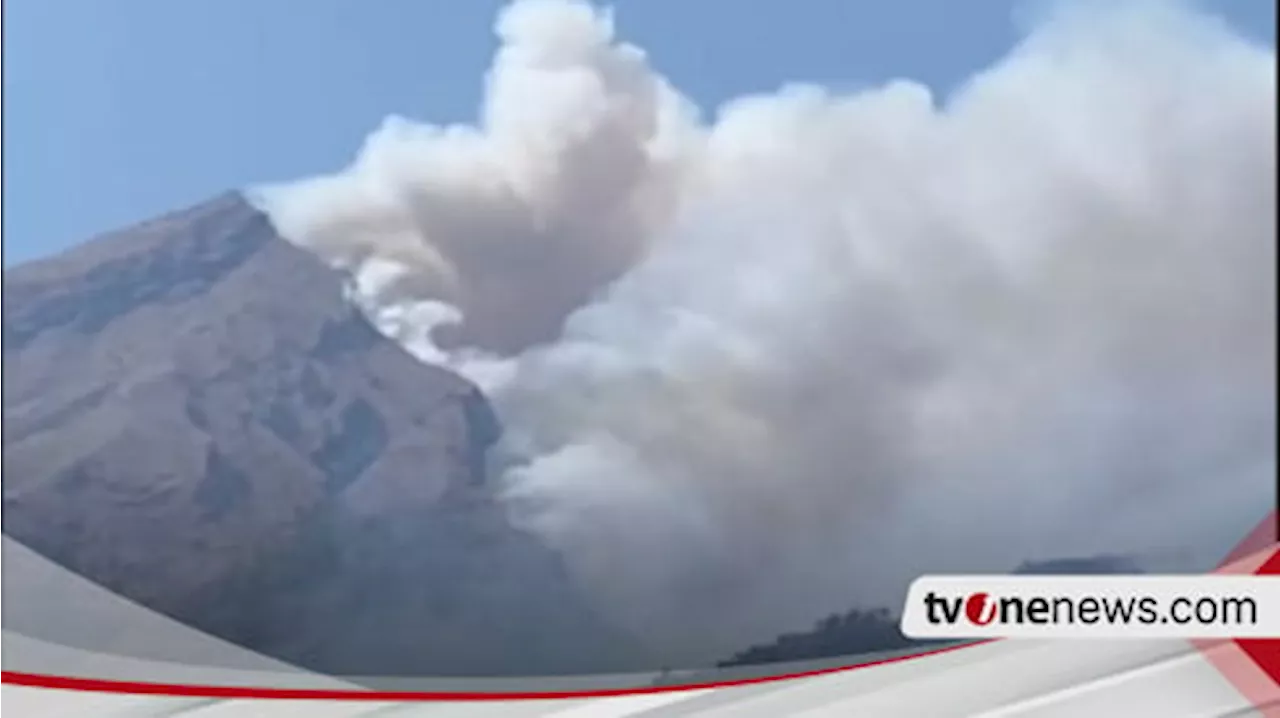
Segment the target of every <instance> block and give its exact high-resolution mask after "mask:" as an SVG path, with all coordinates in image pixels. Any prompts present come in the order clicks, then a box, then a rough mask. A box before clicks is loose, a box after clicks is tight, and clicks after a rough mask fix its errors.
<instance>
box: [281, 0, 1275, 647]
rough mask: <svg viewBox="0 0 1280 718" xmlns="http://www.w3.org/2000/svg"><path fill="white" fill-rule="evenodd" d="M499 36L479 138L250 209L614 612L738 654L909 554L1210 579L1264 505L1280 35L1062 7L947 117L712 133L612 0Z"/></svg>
mask: <svg viewBox="0 0 1280 718" xmlns="http://www.w3.org/2000/svg"><path fill="white" fill-rule="evenodd" d="M497 32H498V34H499V36H500V38H501V41H502V45H501V49H500V51H499V52H498V54H497V56H496V58H495V60H494V64H493V68H492V70H491V72H490V74H489V76H488V79H487V83H488V92H487V97H486V101H485V105H484V107H483V108H482V110H481V117H480V121H479V123H478V125H477V126H476V127H435V126H431V125H423V124H417V123H414V122H410V121H407V120H403V119H390V120H388V121H387V122H386V124H385V125H384V126H383V127H382V128H381V129H379V130H378V131H377V132H376V133H374V134H373V135H372V136H371V137H370V138H369V139H368V141H367V142H366V145H365V147H364V148H363V150H362V151H361V152H360V154H359V157H358V158H357V160H356V161H355V163H354V164H353V165H352V166H351V167H349V168H348V169H347V170H345V171H343V172H341V173H339V174H337V175H334V176H331V177H325V178H321V179H316V180H310V181H307V182H303V183H297V184H290V185H284V186H278V187H271V188H264V189H262V190H260V191H258V192H257V197H258V199H259V201H260V203H261V204H262V206H264V207H265V208H266V209H267V210H268V211H269V212H270V214H271V216H272V217H273V219H274V221H275V222H276V224H277V226H278V228H279V229H280V230H281V232H282V233H283V234H284V235H285V236H287V237H289V238H291V239H292V240H294V241H296V242H298V243H300V244H302V245H304V246H306V247H309V248H311V249H312V250H314V251H316V252H318V253H319V254H320V255H321V256H323V257H324V258H326V259H327V260H329V261H331V262H332V263H334V264H335V265H337V266H341V267H344V268H346V269H348V270H350V271H351V272H352V275H353V277H354V283H353V291H354V297H355V299H356V300H357V301H358V302H360V304H361V305H362V306H363V307H365V309H366V310H367V311H368V312H369V314H370V316H371V317H373V318H374V319H375V321H376V322H377V323H378V325H379V326H380V327H381V328H382V330H383V331H385V332H386V333H387V334H388V335H389V336H392V337H395V338H397V339H399V340H400V341H402V342H404V344H405V345H406V346H407V347H409V348H410V349H411V350H412V351H414V352H415V353H416V354H417V355H418V356H419V357H421V358H422V359H424V360H425V361H431V362H435V363H439V364H443V365H446V366H450V367H453V368H455V369H456V370H458V371H459V372H461V373H463V374H465V375H467V376H470V377H471V378H473V379H474V380H476V381H477V382H478V383H480V384H481V385H482V386H483V387H484V388H485V389H486V390H487V391H488V392H489V394H490V395H491V397H492V398H493V400H494V402H495V405H496V407H497V408H498V411H499V413H500V415H501V416H502V418H503V421H504V424H505V427H506V440H505V442H504V444H503V446H502V447H501V452H500V453H501V455H500V456H498V457H496V461H497V462H498V463H497V467H498V468H497V473H498V474H499V476H498V478H499V480H500V481H501V482H502V484H501V486H502V487H503V490H504V491H505V494H506V496H507V497H508V498H509V500H510V506H511V510H512V512H513V515H514V516H516V517H517V518H519V519H520V520H521V521H522V522H524V523H525V524H526V525H527V526H529V527H531V528H533V529H534V530H536V531H538V532H539V533H540V534H541V535H542V536H544V537H545V538H546V539H547V540H548V541H550V542H551V543H553V544H554V545H556V546H558V547H560V548H562V549H563V550H564V552H565V554H566V556H567V557H568V559H569V561H570V563H571V566H572V568H573V570H574V571H575V572H576V574H577V576H578V577H579V578H580V579H581V581H582V582H583V583H584V585H586V586H588V587H590V588H591V589H592V593H593V595H594V596H595V597H596V598H597V599H598V600H599V601H600V605H601V606H602V607H603V608H604V609H605V610H606V611H608V612H609V613H610V614H611V615H613V616H614V617H615V618H617V619H618V620H619V621H621V622H623V623H624V624H626V625H628V626H631V627H633V628H635V629H637V630H638V631H641V632H642V633H643V634H644V635H647V636H651V637H655V639H656V640H658V641H659V642H664V641H665V643H664V645H667V646H677V647H679V646H680V644H679V641H678V640H677V639H679V638H680V637H688V640H689V646H686V647H689V648H690V649H691V650H692V647H693V646H695V645H696V646H697V647H699V648H701V649H706V650H711V651H716V650H722V649H723V648H724V647H729V648H741V647H742V645H743V639H744V637H745V636H749V637H751V638H752V639H754V638H759V637H766V636H769V635H771V634H772V633H774V632H776V631H778V630H780V629H786V628H793V627H795V626H797V625H805V624H807V623H809V622H810V621H811V620H813V619H814V618H816V617H818V616H819V615H821V614H823V613H824V612H828V611H833V610H841V609H846V608H848V607H850V606H852V605H855V604H857V603H859V602H862V603H872V604H885V605H891V606H894V607H896V606H897V605H899V601H900V596H901V591H902V589H903V588H904V587H905V584H906V582H907V581H909V580H910V579H911V578H912V577H914V576H915V575H918V574H919V573H921V572H925V571H941V570H967V571H980V570H1007V569H1008V568H1010V567H1011V566H1013V565H1015V564H1016V563H1017V562H1019V561H1021V560H1022V559H1025V558H1029V557H1030V558H1037V557H1054V556H1063V555H1079V554H1089V553H1093V552H1124V551H1148V550H1152V549H1161V548H1188V549H1190V550H1192V551H1193V552H1195V555H1196V556H1197V557H1198V559H1199V560H1200V561H1209V560H1212V559H1213V558H1215V557H1216V556H1214V554H1215V553H1216V552H1221V551H1223V550H1224V549H1225V548H1226V547H1227V544H1229V543H1230V541H1231V539H1233V538H1236V537H1237V534H1242V533H1243V532H1244V531H1245V530H1247V529H1248V528H1250V527H1251V525H1252V522H1254V521H1256V520H1257V519H1259V518H1261V517H1262V516H1263V515H1264V514H1265V513H1266V512H1267V509H1268V507H1269V506H1270V505H1271V504H1272V502H1273V500H1274V496H1273V492H1274V484H1273V481H1274V472H1275V444H1274V438H1273V437H1274V430H1275V419H1276V411H1275V409H1276V407H1275V374H1274V366H1275V360H1276V348H1275V347H1276V344H1275V340H1276V321H1277V317H1276V311H1275V303H1274V293H1275V273H1274V272H1275V269H1274V267H1275V248H1276V224H1275V212H1276V204H1275V196H1276V144H1275V143H1276V140H1275V123H1276V89H1275V88H1276V84H1275V83H1276V72H1275V57H1274V52H1273V51H1272V50H1270V49H1264V48H1259V47H1255V46H1252V45H1250V44H1248V43H1246V42H1245V41H1243V40H1241V39H1239V38H1238V37H1236V36H1234V35H1232V34H1231V33H1230V32H1229V31H1228V30H1227V29H1225V28H1224V27H1223V26H1220V25H1218V24H1216V23H1214V22H1213V21H1211V20H1209V19H1206V18H1204V17H1200V16H1198V15H1196V14H1194V13H1192V12H1189V11H1187V10H1185V9H1183V8H1179V7H1176V6H1173V5H1169V4H1158V3H1114V4H1113V3H1106V4H1097V5H1088V6H1084V5H1080V6H1074V7H1073V8H1068V9H1066V10H1060V11H1058V12H1056V13H1053V14H1052V15H1050V16H1049V18H1048V19H1047V20H1046V21H1045V22H1043V23H1042V24H1041V25H1040V26H1039V27H1038V28H1037V29H1035V30H1034V31H1033V32H1032V33H1031V34H1030V35H1029V36H1028V37H1027V38H1026V39H1025V40H1024V41H1023V42H1022V43H1021V44H1020V45H1019V46H1018V47H1017V48H1015V49H1014V50H1013V51H1012V52H1011V53H1010V54H1009V55H1008V56H1007V57H1006V58H1005V59H1004V60H1002V61H1001V62H999V63H998V64H997V65H995V66H994V67H992V68H990V69H989V70H987V71H985V72H983V73H981V74H978V75H976V76H974V77H973V78H971V79H970V81H969V82H968V83H967V84H966V85H964V86H963V87H962V88H960V89H959V90H958V91H956V92H955V93H954V94H953V95H952V96H950V97H948V98H945V99H942V98H938V97H936V96H934V95H933V94H932V93H931V91H930V90H929V89H928V88H926V87H923V86H921V85H919V84H917V83H913V82H908V81H899V82H893V83H889V84H887V85H885V86H883V87H879V88H876V89H871V90H866V91H861V92H857V93H853V94H839V93H833V92H829V91H826V90H824V89H823V88H821V87H816V86H807V85H795V86H792V87H787V88H783V89H781V90H779V91H778V92H776V93H774V94H770V95H762V96H756V97H747V98H742V99H740V100H737V101H735V102H732V103H729V104H728V105H726V106H724V107H722V108H720V109H719V111H718V112H716V113H715V117H714V119H713V120H704V119H703V118H702V117H701V116H700V115H699V112H698V110H697V108H696V107H695V106H694V105H693V104H692V103H691V102H690V101H689V100H687V99H685V98H683V97H682V96H681V95H680V94H679V93H678V91H677V90H675V89H674V88H673V87H672V86H671V85H670V84H669V83H668V82H667V81H666V80H664V79H663V78H662V77H660V76H659V75H657V74H656V73H655V72H654V70H653V69H652V68H651V67H650V66H649V65H648V64H647V61H646V58H645V56H644V54H643V53H642V52H641V51H639V50H638V49H636V48H634V47H631V46H629V45H626V44H623V43H621V42H619V41H618V40H617V39H616V38H615V36H614V26H613V19H612V16H611V15H610V14H609V13H607V12H604V11H600V10H597V9H594V8H592V7H591V6H589V5H587V4H585V3H582V2H577V1H575V0H520V1H519V2H517V3H515V4H513V5H511V6H510V7H509V8H507V9H506V10H505V11H504V12H503V13H502V15H501V17H500V18H499V20H498V22H497ZM856 70H857V68H850V72H851V73H853V72H856ZM690 627H696V628H697V630H696V631H695V630H690Z"/></svg>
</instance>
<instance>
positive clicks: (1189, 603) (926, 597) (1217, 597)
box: [902, 576, 1280, 638]
mask: <svg viewBox="0 0 1280 718" xmlns="http://www.w3.org/2000/svg"><path fill="white" fill-rule="evenodd" d="M905 609H906V610H904V611H903V617H902V624H903V632H904V633H906V634H907V635H908V636H911V637H914V638H984V637H1010V638H1014V637H1021V636H1027V637H1045V638H1051V637H1062V638H1070V637H1099V638H1103V637H1130V636H1132V637H1153V638H1154V637H1166V638H1174V637H1177V638H1184V637H1185V638H1198V637H1208V638H1213V637H1255V636H1256V637H1264V636H1267V637H1270V636H1280V577H1276V576H1070V577H1067V576H989V577H976V576H975V577H954V576H947V577H941V576H940V577H926V578H923V579H920V580H919V581H917V582H916V583H915V584H913V585H912V588H911V592H910V595H909V596H908V599H907V605H906V607H905Z"/></svg>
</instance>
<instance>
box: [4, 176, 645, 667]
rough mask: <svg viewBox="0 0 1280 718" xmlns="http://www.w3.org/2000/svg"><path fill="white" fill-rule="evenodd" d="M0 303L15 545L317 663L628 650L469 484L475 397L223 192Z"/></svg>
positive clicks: (617, 660) (500, 663)
mask: <svg viewBox="0 0 1280 718" xmlns="http://www.w3.org/2000/svg"><path fill="white" fill-rule="evenodd" d="M3 309H4V354H3V360H4V371H3V381H4V422H5V426H4V429H5V431H4V454H3V457H4V467H3V469H4V477H5V480H4V531H5V533H7V534H8V535H10V536H11V537H14V538H16V539H18V540H20V541H22V542H24V543H26V544H27V545H29V546H30V547H32V548H34V549H35V550H37V551H39V552H41V553H43V554H45V555H46V556H49V557H51V558H53V559H54V560H56V561H58V562H60V563H62V564H63V565H66V566H68V567H69V568H72V569H73V570H75V571H77V572H79V573H81V574H83V575H85V576H86V577H88V578H90V579H92V580H94V581H97V582H99V583H101V584H102V585H104V586H106V587H108V588H110V589H112V590H114V591H117V592H118V593H121V594H122V595H125V596H127V597H129V598H132V599H134V600H136V601H139V602H141V603H143V604H145V605H147V606H149V607H152V608H154V609H156V610H159V611H162V612H164V613H167V614H169V615H172V616H175V617H177V618H179V619H181V620H184V621H186V622H188V623H190V624H191V625H194V626H196V627H198V628H201V629H204V630H208V631H210V632H212V633H214V634H216V635H219V636H222V637H225V638H229V639H231V640H234V641H236V642H238V643H240V644H242V645H245V646H247V647H250V648H253V649H255V650H259V651H262V652H264V653H267V654H269V655H272V656H275V657H279V658H282V659H284V660H288V661H291V662H294V663H297V664H299V665H303V666H306V667H309V668H313V669H318V670H323V671H326V672H336V673H344V674H349V675H350V674H365V675H372V674H384V675H391V674H402V675H403V674H414V673H434V674H461V673H465V674H502V673H530V672H536V671H546V672H558V671H574V670H586V669H590V668H622V667H626V666H629V665H630V662H631V661H632V660H634V658H635V654H634V653H633V651H632V649H631V647H630V645H629V644H628V642H627V641H625V640H623V639H622V638H620V637H618V636H616V635H614V634H613V633H612V632H611V631H609V630H608V629H607V628H605V627H604V626H603V625H601V624H600V623H599V622H597V621H596V620H595V619H594V617H593V615H592V614H591V613H590V612H589V611H588V610H587V609H586V608H585V607H584V604H583V603H582V602H581V601H580V600H579V599H578V597H577V595H576V594H575V593H574V591H573V589H572V587H571V586H570V585H569V583H568V581H567V580H566V578H565V574H564V572H563V570H562V568H561V566H560V564H559V561H558V558H557V557H556V556H555V555H553V554H552V553H550V552H549V551H548V550H546V549H545V548H544V547H542V546H541V545H540V544H538V543H537V542H536V541H535V540H534V539H533V538H532V537H531V536H528V535H526V534H524V533H522V532H520V531H518V530H516V529H514V528H513V527H511V526H510V525H509V524H508V523H507V521H506V519H505V516H504V514H503V512H502V511H501V507H500V505H499V504H498V503H497V501H496V500H495V498H494V496H493V495H492V491H491V488H490V487H488V486H486V485H485V484H484V482H483V480H482V479H483V454H484V450H485V448H486V447H487V446H488V444H489V443H491V442H492V441H493V440H494V439H495V438H496V435H497V424H496V421H495V420H494V418H493V416H492V414H491V412H490V410H489V407H488V404H487V402H486V401H485V399H484V397H482V396H481V395H480V394H479V393H478V392H477V391H476V390H475V389H474V388H473V387H471V386H470V385H469V384H467V383H466V382H464V381H463V380H461V379H459V378H458V377H456V376H453V375H452V374H450V373H448V372H446V371H443V370H440V369H436V368H432V367H428V366H424V365H422V364H420V363H419V362H417V361H416V360H414V359H413V358H412V357H410V356H409V355H408V354H406V353H405V352H404V351H403V350H401V349H400V348H399V347H398V346H396V345H395V344H394V343H392V342H390V341H387V340H385V339H384V338H383V337H382V336H380V335H379V334H378V333H377V332H376V331H375V330H374V329H373V328H372V327H371V326H370V325H369V324H368V323H367V322H366V321H365V320H364V318H363V317H362V316H360V315H359V313H358V312H356V311H355V310H354V309H353V308H352V307H351V305H350V304H349V303H348V302H347V301H346V300H345V299H344V295H343V286H342V278H341V277H340V276H339V275H338V274H337V273H336V272H334V271H332V270H330V269H329V268H327V267H325V266H324V265H322V264H321V263H320V262H319V261H317V260H316V259H314V258H313V257H311V256H310V255H309V254H307V253H306V252H304V251H301V250H299V249H297V248H296V247H294V246H293V245H291V244H289V243H287V242H285V241H283V240H281V239H280V238H279V237H278V236H277V235H276V234H275V232H274V231H273V229H272V227H271V225H270V223H269V222H268V221H267V219H266V218H265V217H264V216H263V215H261V214H260V213H259V212H257V211H256V210H254V209H253V208H251V207H250V206H249V205H248V204H246V203H245V202H244V200H243V199H242V198H240V197H239V196H238V195H231V194H229V195H225V196H222V197H218V198H216V199H214V200H212V201H210V202H207V203H205V204H202V205H199V206H197V207H193V208H190V209H187V210H184V211H182V212H178V213H174V214H172V215H169V216H166V217H163V218H161V219H158V220H155V221H152V222H149V223H146V224H143V225H140V226H138V227H135V228H132V229H129V230H125V231H122V232H117V233H115V234H112V235H109V236H107V237H104V238H101V239H99V240H97V241H94V242H90V243H89V244H86V245H84V246H82V247H80V248H78V249H75V250H73V251H71V252H68V253H66V254H64V255H62V256H59V257H56V258H53V259H50V260H45V261H41V262H37V263H32V264H28V265H24V266H21V267H17V268H14V269H11V270H7V271H5V274H4V297H3ZM566 635H571V636H574V637H575V638H574V641H572V642H570V643H569V644H566V645H561V644H563V643H565V636H566Z"/></svg>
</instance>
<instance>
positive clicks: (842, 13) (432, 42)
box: [3, 0, 1276, 266]
mask: <svg viewBox="0 0 1280 718" xmlns="http://www.w3.org/2000/svg"><path fill="white" fill-rule="evenodd" d="M501 4H502V3H501V2H498V1H497V0H465V1H463V0H455V1H453V2H447V3H446V2H444V1H443V0H376V1H374V0H365V1H363V2H361V1H359V0H180V1H175V0H112V1H111V2H105V1H104V0H8V1H7V2H5V3H4V38H3V48H4V50H3V51H4V101H5V102H4V111H5V112H4V120H5V122H4V150H5V152H4V212H3V223H4V251H5V265H6V266H8V265H12V264H15V263H18V262H21V261H25V260H27V259H30V258H33V257H37V256H41V255H47V254H50V253H53V252H56V251H58V250H60V249H62V248H65V247H66V246H68V245H70V244H73V243H75V242H78V241H82V240H84V239H86V238H88V237H89V236H91V235H93V234H96V233H98V232H101V231H104V230H108V229H111V228H114V227H117V226H122V225H127V224H129V223H132V222H135V221H137V220H140V219H144V218H146V217H149V216H151V215H154V214H158V213H160V212H163V211H165V210H168V209H172V208H176V207H178V206H181V205H184V204H188V203H192V202H196V201H199V200H201V199H204V198H206V197H208V196H210V195H212V194H214V193H217V192H219V191H222V190H224V189H228V188H235V187H241V186H244V185H246V184H252V183H254V182H258V181H267V180H279V179H290V178H294V177H299V176H304V175H307V174H313V173H316V172H320V171H327V170H334V169H338V168H339V167H340V166H341V165H343V164H344V163H345V162H346V161H347V160H348V159H349V158H350V157H351V156H352V154H353V153H354V151H355V149H356V148H357V146H358V144H359V142H360V140H361V139H362V138H363V136H364V135H365V134H366V133H367V132H368V131H369V130H371V129H373V128H374V126H375V125H376V124H377V123H378V122H379V121H380V119H381V118H382V117H383V116H385V115H386V114H388V113H392V112H394V113H400V114H405V115H408V116H411V117H414V118H417V119H424V120H433V121H441V122H448V121H461V120H469V119H471V118H472V117H473V115H474V111H475V108H476V106H477V105H478V103H479V99H480V92H481V82H482V76H483V72H484V70H485V67H486V66H487V63H488V60H489V57H490V54H491V53H492V51H493V48H494V43H495V40H494V37H493V34H492V31H491V26H492V20H493V16H494V14H495V11H496V9H497V8H498V7H499V6H500V5H501ZM1201 4H1202V5H1205V6H1207V7H1208V8H1209V9H1211V10H1212V11H1214V12H1216V13H1218V14H1220V15H1222V16H1224V17H1226V18H1227V19H1228V20H1230V21H1231V22H1232V23H1233V24H1235V25H1236V26H1237V27H1239V28H1240V29H1241V30H1243V31H1244V32H1245V33H1246V34H1247V35H1250V36H1252V37H1255V38H1256V39H1258V40H1260V41H1263V42H1265V43H1267V44H1269V45H1272V46H1274V44H1275V22H1276V20H1275V3H1273V2H1270V1H1269V0H1216V1H1212V2H1203V3H1201ZM614 5H615V6H616V7H617V17H618V23H619V26H620V32H621V34H622V35H623V36H624V37H625V38H626V39H628V40H629V41H632V42H634V43H636V44H639V45H640V46H642V47H644V48H645V49H646V50H648V51H649V53H650V56H651V58H652V61H653V62H654V64H655V65H657V66H658V67H659V68H660V69H661V70H662V71H663V72H664V73H665V74H667V75H668V76H669V77H671V78H672V79H673V80H674V81H675V84H676V85H677V86H679V87H680V88H681V89H682V90H684V91H685V92H686V93H688V94H690V95H691V96H692V97H693V98H694V99H696V100H697V101H698V102H699V103H700V104H702V105H703V106H704V107H711V106H714V105H716V104H718V103H719V102H720V101H722V100H724V99H726V98H729V97H733V96H735V95H739V94H742V93H744V92H752V91H766V90H771V89H774V88H776V87H777V86H778V85H779V84H781V83H784V82H787V81H792V80H811V81H819V82H824V83H828V84H832V85H836V86H841V85H848V86H852V85H854V84H858V83H866V82H877V81H881V80H884V79H888V78H891V77H911V78H914V79H918V80H922V81H925V82H927V83H929V84H930V85H932V86H933V87H935V88H936V89H941V90H945V89H947V88H949V87H951V86H953V85H954V84H955V83H956V82H957V81H959V80H960V79H962V78H964V77H966V76H967V75H969V74H970V73H971V72H972V71H973V70H975V69H978V68H980V67H982V66H984V65H986V64H988V63H990V62H991V61H992V60H994V59H996V58H998V57H999V56H1000V55H1001V54H1003V52H1004V51H1005V50H1006V49H1007V48H1008V47H1009V45H1010V44H1011V43H1012V42H1013V41H1014V39H1015V37H1016V34H1017V33H1016V24H1015V22H1014V19H1015V18H1016V17H1017V12H1015V9H1017V8H1025V7H1026V3H1025V2H1018V1H1016V0H969V1H967V2H962V1H959V0H895V1H893V2H889V1H888V0H885V1H882V2H871V1H869V0H867V1H864V2H854V1H852V0H802V1H796V0H792V1H791V2H785V3H784V2H781V1H780V0H758V1H756V2H743V1H742V0H621V1H620V2H616V3H614ZM766 48H767V50H766Z"/></svg>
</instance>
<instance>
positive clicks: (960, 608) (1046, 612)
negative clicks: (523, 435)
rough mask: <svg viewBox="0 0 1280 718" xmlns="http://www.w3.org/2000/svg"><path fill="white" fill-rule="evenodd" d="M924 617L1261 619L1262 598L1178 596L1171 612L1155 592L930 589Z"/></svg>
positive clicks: (1087, 621) (1036, 621)
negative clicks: (951, 593)
mask: <svg viewBox="0 0 1280 718" xmlns="http://www.w3.org/2000/svg"><path fill="white" fill-rule="evenodd" d="M924 604H925V618H926V620H928V621H929V623H934V624H939V623H948V624H954V623H956V622H957V621H959V620H960V619H961V618H963V619H964V620H967V621H968V622H969V623H971V624H973V625H975V626H989V625H991V624H992V623H1000V624H1022V623H1030V624H1032V625H1049V624H1055V623H1082V624H1084V625H1092V624H1096V623H1099V622H1104V621H1105V622H1107V623H1131V622H1137V623H1140V624H1154V623H1165V624H1167V623H1175V624H1179V625H1183V624H1188V623H1216V622H1227V623H1232V624H1241V623H1244V624H1253V623H1256V622H1257V620H1258V605H1257V601H1255V600H1254V599H1252V598H1248V597H1231V596H1228V597H1223V598H1208V597H1204V598H1194V599H1193V598H1188V597H1185V596H1182V597H1178V598H1175V599H1174V600H1173V601H1172V602H1171V603H1170V604H1169V607H1168V610H1167V611H1161V610H1160V605H1161V604H1160V601H1159V600H1158V599H1156V598H1154V597H1152V596H1143V597H1140V598H1139V597H1132V596H1131V597H1128V598H1114V599H1113V598H1109V597H1105V596H1102V597H1095V596H1085V597H1081V598H1076V597H1068V596H1057V597H1044V596H1035V597H1030V598H1028V597H1023V596H1004V597H999V598H997V597H995V596H992V595H991V594H990V593H986V592H978V593H971V594H969V596H968V597H963V596H958V597H945V596H939V595H938V594H937V593H935V592H933V591H930V592H929V593H926V594H925V596H924Z"/></svg>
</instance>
